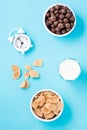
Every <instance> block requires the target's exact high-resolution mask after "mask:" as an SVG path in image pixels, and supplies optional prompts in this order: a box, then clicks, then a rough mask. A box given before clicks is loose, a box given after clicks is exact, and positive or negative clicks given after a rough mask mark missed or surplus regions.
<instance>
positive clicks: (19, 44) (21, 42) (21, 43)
mask: <svg viewBox="0 0 87 130" xmlns="http://www.w3.org/2000/svg"><path fill="white" fill-rule="evenodd" d="M13 45H14V47H15V49H16V50H18V51H20V52H25V51H27V50H28V49H29V48H30V47H31V41H30V39H29V37H28V36H27V35H25V34H17V35H16V36H15V38H14V41H13Z"/></svg>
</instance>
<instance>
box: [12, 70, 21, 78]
mask: <svg viewBox="0 0 87 130" xmlns="http://www.w3.org/2000/svg"><path fill="white" fill-rule="evenodd" d="M12 77H13V79H14V80H17V79H18V78H19V77H20V71H15V72H14V73H13V75H12Z"/></svg>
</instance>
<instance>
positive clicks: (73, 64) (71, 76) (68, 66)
mask: <svg viewBox="0 0 87 130" xmlns="http://www.w3.org/2000/svg"><path fill="white" fill-rule="evenodd" d="M80 73H81V68H80V64H79V63H78V61H77V60H75V59H71V58H69V59H66V60H64V61H62V62H61V63H60V66H59V74H60V76H61V77H62V78H63V79H64V80H75V79H77V78H78V77H79V75H80Z"/></svg>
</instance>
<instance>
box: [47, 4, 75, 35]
mask: <svg viewBox="0 0 87 130" xmlns="http://www.w3.org/2000/svg"><path fill="white" fill-rule="evenodd" d="M75 22H76V21H75V15H74V14H73V12H72V11H71V9H69V8H68V7H67V6H65V5H59V4H57V5H54V6H52V7H51V8H50V9H48V11H47V12H46V14H45V25H46V27H47V29H48V30H49V31H51V32H52V33H54V34H56V35H64V34H66V33H68V32H70V31H71V30H72V29H73V28H74V26H75Z"/></svg>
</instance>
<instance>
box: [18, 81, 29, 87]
mask: <svg viewBox="0 0 87 130" xmlns="http://www.w3.org/2000/svg"><path fill="white" fill-rule="evenodd" d="M29 86H30V84H29V82H28V81H27V80H25V81H23V82H22V83H21V85H20V88H28V87H29Z"/></svg>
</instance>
